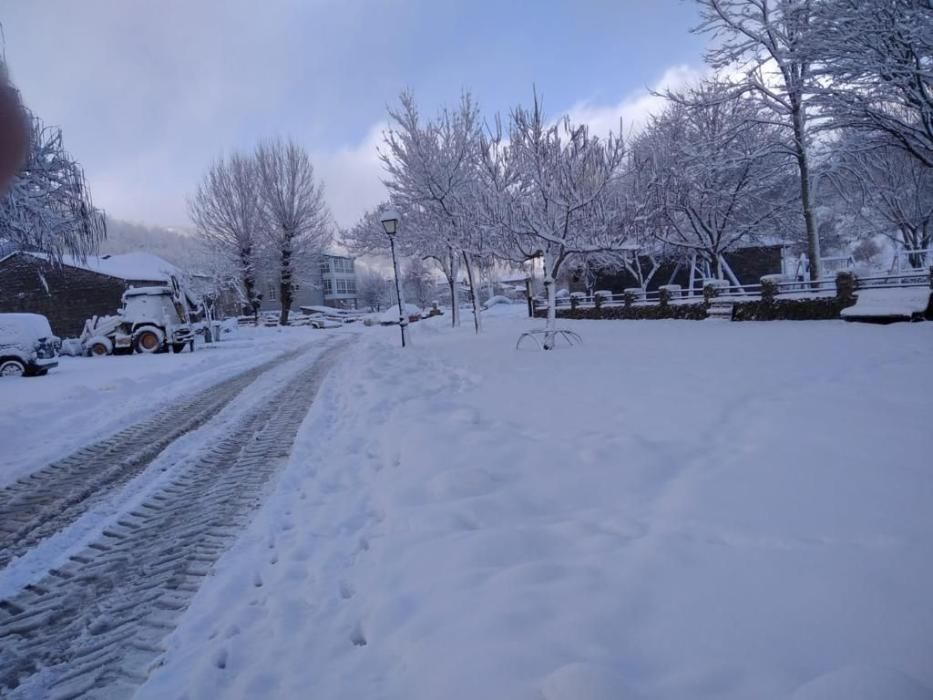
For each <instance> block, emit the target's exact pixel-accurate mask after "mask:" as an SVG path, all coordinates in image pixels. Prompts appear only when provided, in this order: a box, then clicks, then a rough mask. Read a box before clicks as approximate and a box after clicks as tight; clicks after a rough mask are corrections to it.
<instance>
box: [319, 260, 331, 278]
mask: <svg viewBox="0 0 933 700" xmlns="http://www.w3.org/2000/svg"><path fill="white" fill-rule="evenodd" d="M329 272H330V263H329V262H328V261H327V260H325V261H324V262H322V263H321V274H322V275H326V274H328V273H329Z"/></svg>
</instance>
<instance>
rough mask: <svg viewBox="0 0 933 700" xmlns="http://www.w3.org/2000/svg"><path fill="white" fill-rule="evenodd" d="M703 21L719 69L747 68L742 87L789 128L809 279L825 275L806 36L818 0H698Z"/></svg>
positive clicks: (812, 86) (772, 118)
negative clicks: (713, 41)
mask: <svg viewBox="0 0 933 700" xmlns="http://www.w3.org/2000/svg"><path fill="white" fill-rule="evenodd" d="M697 2H698V3H699V4H700V6H701V10H702V14H703V22H702V23H701V24H700V26H699V27H697V29H696V30H695V31H699V32H708V33H712V34H713V35H714V37H715V39H716V40H717V43H716V45H715V47H714V48H713V49H712V50H711V51H710V52H709V54H708V57H707V60H708V61H709V63H710V64H711V65H712V66H713V67H714V68H717V69H726V68H730V69H731V68H733V67H735V66H736V65H738V66H741V67H742V68H743V69H744V79H743V80H742V81H741V82H740V83H739V84H737V85H736V90H737V91H739V92H749V93H751V94H753V95H755V96H756V97H757V98H758V99H759V100H760V101H761V104H762V105H763V106H764V107H765V108H766V109H767V110H768V111H769V112H770V115H769V120H770V122H771V123H773V124H776V125H779V126H781V127H783V128H785V129H788V130H789V132H790V134H791V139H790V140H789V143H790V146H789V152H790V153H791V154H792V155H793V157H794V159H795V160H796V163H797V170H798V173H799V185H800V187H799V189H800V203H801V212H802V214H803V221H804V229H805V231H806V236H807V258H808V259H809V262H810V279H812V280H818V279H819V278H820V277H821V275H822V270H821V261H820V255H821V253H820V236H819V231H818V229H817V226H816V222H815V220H814V214H813V201H812V200H813V195H812V184H811V183H812V177H811V163H810V161H811V156H810V149H811V141H812V137H813V125H812V124H811V119H812V115H811V114H810V113H809V112H808V105H809V103H810V100H811V98H812V95H813V92H814V89H815V87H816V85H817V80H816V78H815V76H814V72H813V70H812V66H811V57H810V53H809V52H808V51H807V50H806V46H805V40H806V38H807V36H808V32H809V31H810V29H811V24H812V22H813V17H814V6H815V5H816V4H817V1H816V0H697Z"/></svg>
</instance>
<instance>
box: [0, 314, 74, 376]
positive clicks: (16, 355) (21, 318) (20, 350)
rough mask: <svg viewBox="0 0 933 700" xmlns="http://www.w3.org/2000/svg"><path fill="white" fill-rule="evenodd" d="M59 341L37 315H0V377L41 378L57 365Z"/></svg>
mask: <svg viewBox="0 0 933 700" xmlns="http://www.w3.org/2000/svg"><path fill="white" fill-rule="evenodd" d="M60 347H61V341H60V340H59V339H58V338H57V337H56V336H55V335H54V334H53V333H52V328H51V327H50V326H49V320H48V319H47V318H46V317H45V316H42V315H40V314H0V377H23V376H26V377H28V376H33V377H36V376H41V375H43V374H47V373H48V371H49V370H50V369H52V368H53V367H56V366H58V351H59V348H60Z"/></svg>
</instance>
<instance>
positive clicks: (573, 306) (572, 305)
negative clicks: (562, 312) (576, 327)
mask: <svg viewBox="0 0 933 700" xmlns="http://www.w3.org/2000/svg"><path fill="white" fill-rule="evenodd" d="M579 303H580V300H579V299H577V298H576V297H575V296H574V295H573V294H571V295H570V310H571V311H576V310H577V305H578V304H579Z"/></svg>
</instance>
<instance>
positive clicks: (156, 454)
mask: <svg viewBox="0 0 933 700" xmlns="http://www.w3.org/2000/svg"><path fill="white" fill-rule="evenodd" d="M342 335H343V334H341V333H338V334H328V335H323V334H316V335H314V336H312V335H309V334H305V335H304V340H305V344H304V345H302V346H300V347H298V348H296V349H295V350H292V351H291V352H287V353H286V354H284V355H280V356H279V357H278V358H276V359H275V360H272V361H270V362H267V363H265V364H263V365H261V366H259V367H255V368H253V369H250V370H246V371H242V372H239V373H237V374H235V375H234V376H232V377H229V378H228V379H226V380H224V381H222V382H220V383H219V384H215V385H214V386H213V387H212V389H211V391H209V392H203V393H202V394H199V395H197V396H195V397H193V398H192V399H191V400H190V401H182V402H181V403H178V404H177V405H174V406H173V408H171V409H167V410H165V411H161V412H158V413H157V414H155V415H153V416H151V417H149V418H148V419H146V420H144V421H143V422H142V423H141V424H140V425H138V426H134V427H132V428H129V429H127V430H124V431H121V433H120V434H119V436H120V438H121V439H119V440H115V441H104V442H103V443H102V446H98V448H94V449H88V450H82V451H80V452H79V453H78V454H77V455H76V456H75V458H74V459H72V460H66V461H65V462H64V463H63V464H62V465H57V466H56V465H52V466H51V467H50V468H47V469H44V470H40V471H38V472H35V473H34V474H33V475H32V477H31V478H29V479H24V480H23V481H21V482H17V484H15V485H14V487H13V488H8V489H6V490H4V491H0V511H2V512H3V519H2V529H4V533H3V534H4V536H7V535H8V537H6V539H4V540H3V541H2V542H0V553H2V555H3V558H4V561H3V563H6V562H7V560H8V559H10V558H11V557H12V556H14V555H16V554H19V553H23V552H25V553H24V555H23V556H22V557H20V558H18V559H14V560H13V561H12V563H10V564H9V565H7V566H6V567H5V568H0V640H2V643H0V696H3V697H7V696H9V697H12V698H40V697H41V698H44V697H59V696H60V697H76V696H79V695H82V694H85V693H88V694H89V696H92V697H96V696H99V695H100V694H104V695H106V696H107V697H123V696H127V695H129V694H130V693H131V691H132V688H133V686H134V685H135V684H137V683H138V682H139V681H141V680H143V679H144V678H145V676H146V673H147V672H148V668H149V665H150V664H151V663H152V661H153V660H154V659H155V658H156V656H157V654H158V652H159V641H160V640H161V638H162V637H163V636H164V635H165V634H166V632H167V631H168V630H170V629H171V628H172V622H173V620H174V617H175V616H177V614H178V613H179V611H181V610H183V609H184V607H185V605H186V603H187V599H188V598H189V597H190V596H191V594H193V593H194V592H195V591H196V590H197V586H198V584H199V582H200V581H201V579H202V578H203V576H204V575H205V574H206V573H207V571H208V570H209V569H210V566H211V564H212V563H213V561H214V560H215V559H216V558H217V557H218V556H219V555H220V553H221V552H223V551H224V549H225V548H226V547H227V546H228V544H229V542H230V541H231V540H232V539H233V538H234V537H235V536H236V535H237V533H238V532H239V528H240V527H241V525H242V524H243V523H244V522H246V521H247V520H248V518H249V515H250V514H251V513H252V512H253V510H254V509H255V507H256V506H257V505H258V503H259V502H260V501H261V497H262V494H263V492H264V490H265V488H266V486H267V482H268V480H269V478H270V477H271V476H272V475H273V474H274V473H275V472H276V470H277V469H278V468H279V467H280V466H281V464H282V463H283V460H284V458H285V457H287V455H288V453H289V450H290V447H291V443H292V441H293V440H294V437H295V433H296V431H297V429H298V426H299V424H300V423H301V422H302V420H303V419H304V417H305V415H306V413H307V410H308V407H309V405H310V404H311V402H312V400H313V399H314V396H315V395H316V393H317V390H318V387H319V385H320V382H321V380H322V378H323V377H324V375H325V374H326V372H327V370H328V369H329V367H330V366H331V365H332V364H333V363H334V362H335V361H336V360H337V359H338V358H339V356H340V354H341V353H343V352H344V347H345V345H346V343H347V342H348V340H349V339H348V338H346V337H341V336H342ZM311 337H314V339H315V341H314V342H313V343H310V344H309V343H308V342H307V341H308V340H309V339H310V338H311ZM150 433H151V434H150ZM166 434H167V435H168V437H167V438H165V440H168V442H167V443H166V442H165V440H163V439H162V437H161V436H163V435H166ZM134 436H135V438H137V439H136V440H127V439H126V438H127V437H134ZM124 452H125V454H124ZM95 465H96V467H97V471H96V472H95V471H94V466H95ZM121 486H122V488H118V487H121ZM30 487H32V491H30V490H29V489H30ZM53 533H55V534H53ZM43 537H44V538H45V539H42V538H43ZM0 567H2V565H0Z"/></svg>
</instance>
